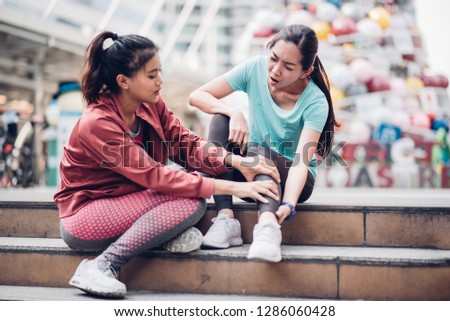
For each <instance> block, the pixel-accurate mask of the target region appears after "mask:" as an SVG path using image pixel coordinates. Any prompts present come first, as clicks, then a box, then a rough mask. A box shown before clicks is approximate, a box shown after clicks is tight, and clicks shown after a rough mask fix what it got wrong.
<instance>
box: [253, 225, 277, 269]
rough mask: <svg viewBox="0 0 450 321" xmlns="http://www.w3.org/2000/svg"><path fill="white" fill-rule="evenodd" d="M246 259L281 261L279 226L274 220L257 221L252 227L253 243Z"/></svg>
mask: <svg viewBox="0 0 450 321" xmlns="http://www.w3.org/2000/svg"><path fill="white" fill-rule="evenodd" d="M247 258H248V259H256V260H264V261H269V262H280V261H281V226H280V225H279V224H277V223H274V222H264V223H258V224H256V225H255V228H254V229H253V243H252V245H250V248H249V250H248V255H247Z"/></svg>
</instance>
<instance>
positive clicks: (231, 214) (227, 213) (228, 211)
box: [217, 208, 234, 219]
mask: <svg viewBox="0 0 450 321" xmlns="http://www.w3.org/2000/svg"><path fill="white" fill-rule="evenodd" d="M219 214H222V215H225V216H226V217H228V218H229V219H234V212H233V210H232V209H229V208H224V209H222V210H220V211H219V212H217V215H219Z"/></svg>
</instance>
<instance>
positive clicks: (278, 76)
mask: <svg viewBox="0 0 450 321" xmlns="http://www.w3.org/2000/svg"><path fill="white" fill-rule="evenodd" d="M300 61H301V56H300V51H299V50H298V48H297V47H296V46H295V45H294V44H293V43H291V42H286V41H284V40H278V41H277V42H276V43H275V45H274V46H273V47H272V49H271V50H270V57H269V61H268V69H269V86H270V87H272V88H277V89H279V88H284V87H287V86H289V85H291V84H293V83H294V82H296V81H297V80H298V79H299V78H302V77H303V78H306V76H307V75H306V73H305V72H303V71H302V65H301V64H300ZM305 75H306V76H305Z"/></svg>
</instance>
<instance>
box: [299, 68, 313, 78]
mask: <svg viewBox="0 0 450 321" xmlns="http://www.w3.org/2000/svg"><path fill="white" fill-rule="evenodd" d="M313 71H314V67H313V66H311V67H309V68H308V70H306V71H303V72H302V76H301V78H303V79H304V78H308V77H309V75H311V74H312V72H313Z"/></svg>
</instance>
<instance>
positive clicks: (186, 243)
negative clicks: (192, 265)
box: [162, 227, 203, 253]
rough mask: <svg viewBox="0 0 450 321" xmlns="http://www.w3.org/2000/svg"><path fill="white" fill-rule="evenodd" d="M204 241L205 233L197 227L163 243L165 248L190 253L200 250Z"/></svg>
mask: <svg viewBox="0 0 450 321" xmlns="http://www.w3.org/2000/svg"><path fill="white" fill-rule="evenodd" d="M202 242H203V234H202V232H200V231H199V230H198V229H196V228H195V227H191V228H188V229H187V230H186V231H184V232H183V233H181V234H180V235H178V236H177V237H175V238H173V239H172V240H170V241H168V242H166V243H165V244H163V246H162V247H163V248H164V249H165V250H167V251H169V252H172V253H188V252H192V251H195V250H198V249H199V248H200V246H201V245H202Z"/></svg>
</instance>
